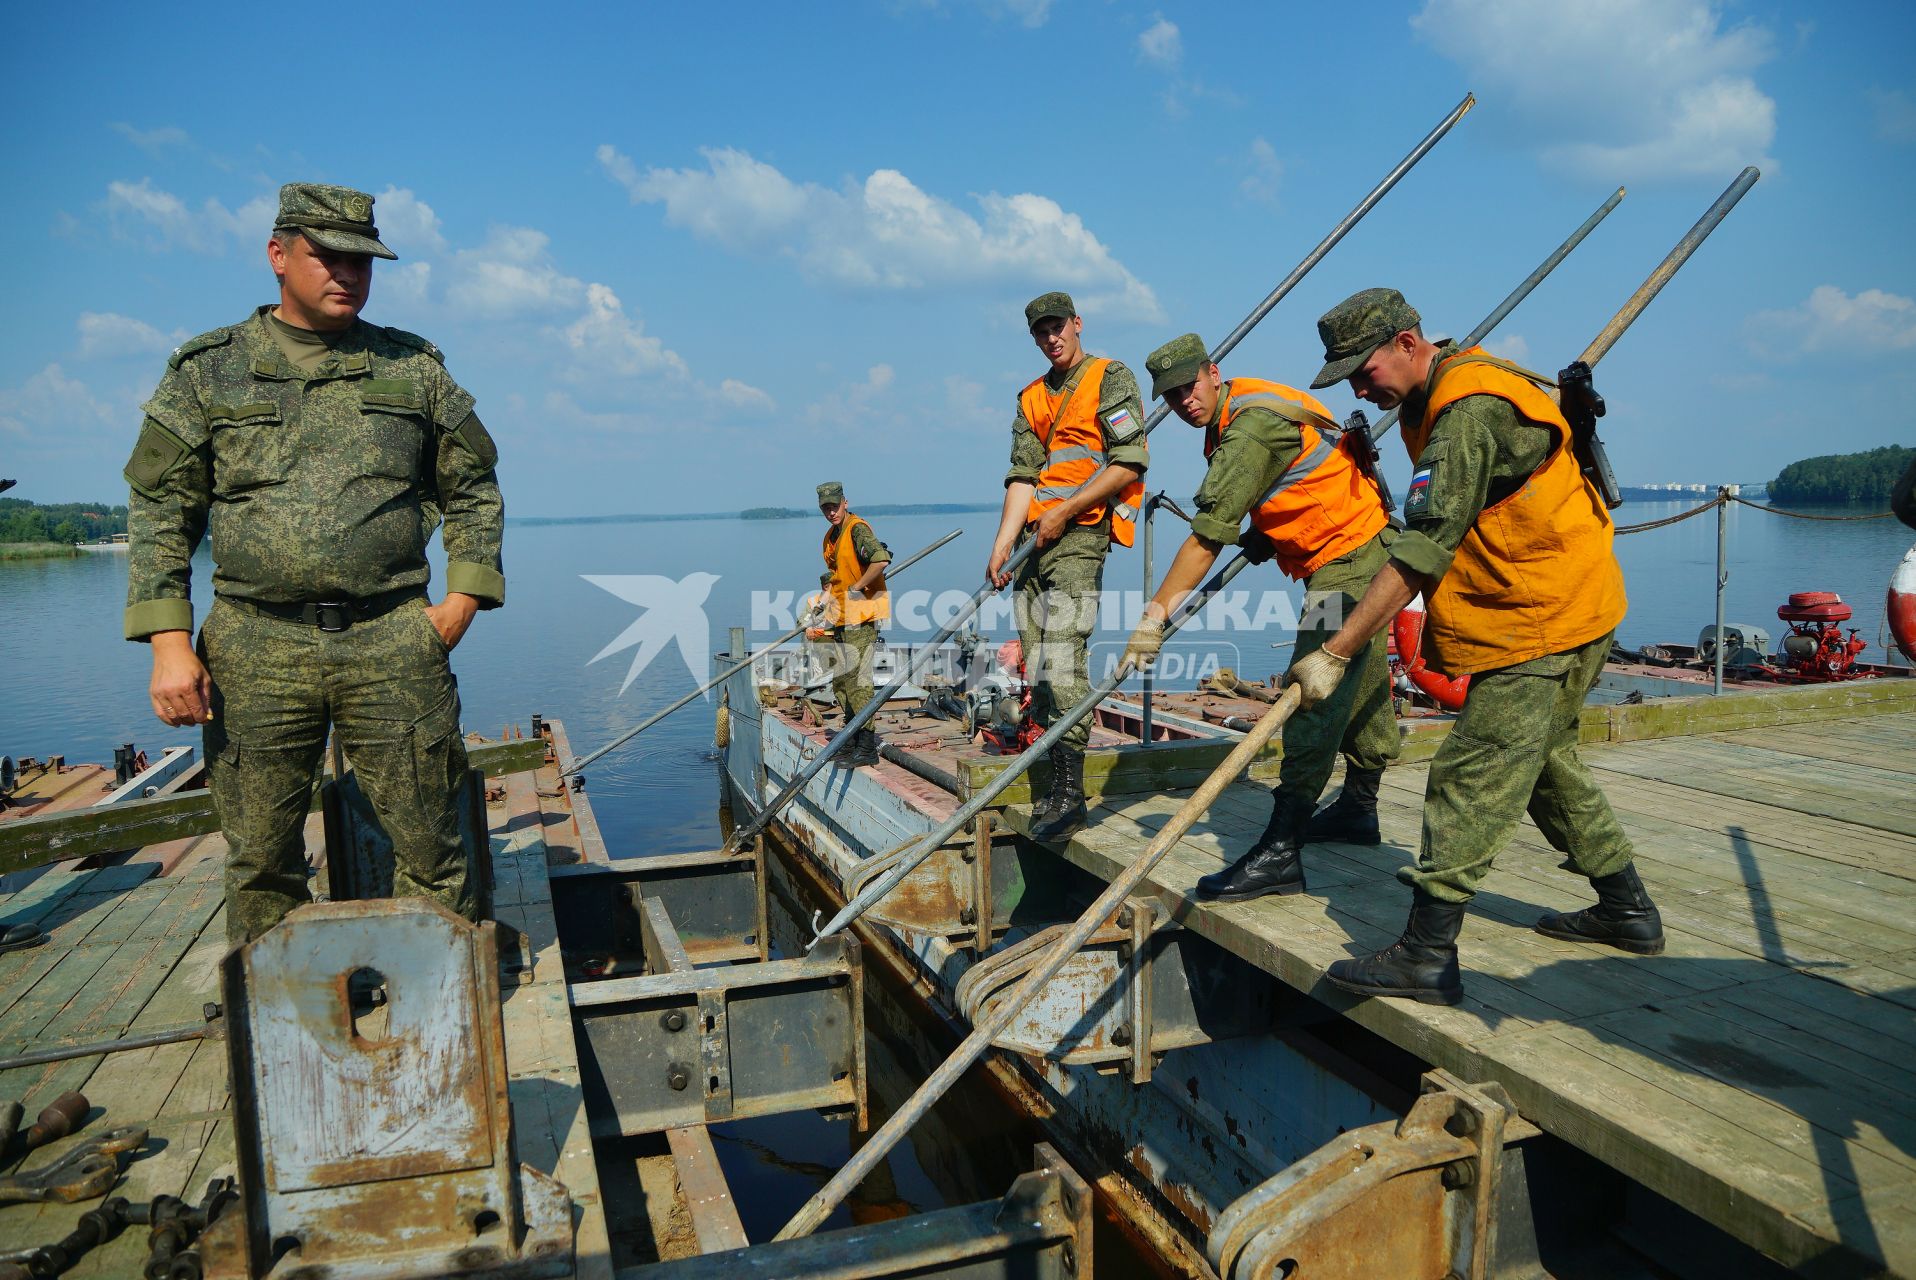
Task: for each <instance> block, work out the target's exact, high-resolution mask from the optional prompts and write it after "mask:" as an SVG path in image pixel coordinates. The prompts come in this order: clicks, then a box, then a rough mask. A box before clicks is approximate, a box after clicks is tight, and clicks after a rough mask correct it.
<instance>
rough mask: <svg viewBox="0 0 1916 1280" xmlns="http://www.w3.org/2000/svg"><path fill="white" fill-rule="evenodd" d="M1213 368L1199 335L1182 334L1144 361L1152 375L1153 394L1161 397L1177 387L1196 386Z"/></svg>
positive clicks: (1145, 368)
mask: <svg viewBox="0 0 1916 1280" xmlns="http://www.w3.org/2000/svg"><path fill="white" fill-rule="evenodd" d="M1210 367H1211V353H1210V351H1209V350H1208V349H1206V347H1205V345H1204V339H1202V338H1200V337H1198V336H1197V335H1196V334H1195V333H1186V334H1181V335H1179V336H1178V337H1175V338H1173V339H1171V340H1170V341H1169V342H1167V343H1165V344H1164V345H1163V346H1161V347H1159V348H1158V349H1157V350H1156V351H1153V352H1152V353H1151V354H1150V355H1149V356H1148V357H1146V359H1145V361H1144V371H1145V372H1146V373H1148V374H1150V375H1151V394H1152V395H1154V396H1161V395H1163V394H1164V393H1165V392H1167V391H1169V390H1171V388H1173V387H1182V386H1184V385H1186V384H1187V383H1192V382H1196V381H1197V380H1198V375H1199V374H1201V373H1203V372H1204V371H1205V370H1206V369H1208V368H1210Z"/></svg>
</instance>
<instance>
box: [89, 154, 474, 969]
mask: <svg viewBox="0 0 1916 1280" xmlns="http://www.w3.org/2000/svg"><path fill="white" fill-rule="evenodd" d="M372 205H373V200H372V197H371V196H369V195H366V194H365V193H364V192H359V191H353V190H350V189H348V188H345V187H332V186H319V185H314V184H309V183H292V184H289V185H287V186H285V187H283V188H282V189H281V190H280V205H279V217H278V221H277V222H276V223H275V229H274V231H273V236H272V239H271V240H270V241H269V243H268V245H267V258H268V261H269V263H270V265H271V266H272V268H273V272H274V274H275V275H276V276H278V277H279V279H280V301H279V304H278V305H277V306H265V307H261V308H259V309H258V310H256V311H255V312H254V313H253V314H252V315H251V316H250V317H248V318H247V319H245V320H243V321H241V322H240V323H238V324H236V325H232V326H230V327H228V328H224V329H215V330H213V331H212V332H210V333H205V334H201V335H200V336H199V337H197V338H194V339H192V340H191V341H189V342H187V343H185V344H184V345H183V346H181V347H180V348H179V349H178V350H177V351H175V352H174V353H173V356H172V359H171V360H169V361H168V362H167V369H166V373H165V375H164V376H163V377H162V378H161V380H160V385H159V388H158V390H156V391H155V392H154V393H153V398H152V399H151V400H149V401H148V402H147V404H146V406H145V414H146V420H145V423H144V425H143V426H142V428H141V431H140V437H139V441H138V443H137V444H136V445H135V447H134V450H133V457H132V459H131V461H129V462H128V463H127V468H126V478H127V481H128V483H129V484H130V485H131V486H132V501H131V505H130V511H129V514H128V529H129V532H130V535H131V537H130V541H131V543H132V556H131V565H130V572H129V581H128V585H127V607H126V636H127V639H129V640H141V641H147V642H150V643H151V645H152V648H153V679H152V683H151V686H150V692H151V695H152V700H153V709H154V712H155V713H156V714H157V715H158V716H159V717H160V719H162V720H164V721H165V722H166V723H168V724H174V725H186V724H200V725H202V726H203V729H204V735H205V749H206V759H207V761H208V765H209V768H210V770H211V775H210V784H211V788H212V793H213V803H214V807H215V808H216V809H217V811H218V813H219V816H220V825H221V828H222V830H223V831H224V833H225V836H226V840H227V844H228V845H229V847H230V852H229V853H228V855H227V863H226V910H227V934H228V937H229V938H230V939H231V940H232V941H234V942H244V941H248V940H251V939H253V938H256V937H258V936H259V935H260V934H262V933H264V932H265V931H266V930H267V929H269V928H271V927H272V926H273V925H274V924H276V923H278V922H279V920H280V919H281V918H282V917H284V916H285V915H286V913H287V912H288V911H290V910H292V909H293V908H294V907H296V906H299V905H300V904H302V903H305V902H309V901H311V894H310V893H309V891H308V889H307V885H306V859H305V850H304V842H303V838H302V828H303V826H304V824H305V821H306V815H307V812H308V809H309V808H310V804H311V798H312V788H313V782H314V777H315V774H316V771H317V769H318V766H319V763H320V759H321V755H322V752H323V750H324V747H325V744H326V734H327V727H328V724H329V723H330V725H331V727H332V730H333V732H335V733H336V734H337V735H338V737H339V741H340V743H341V745H342V746H343V748H344V749H345V752H346V755H347V757H348V759H349V760H350V762H351V764H352V767H353V768H354V770H355V772H356V773H357V775H358V778H359V783H360V787H361V789H362V790H363V791H364V793H365V795H366V798H367V800H368V801H369V802H370V803H371V805H372V808H373V810H374V812H375V813H376V814H377V816H378V818H379V820H380V822H381V824H382V825H383V826H384V827H385V829H386V831H387V832H388V834H389V835H390V836H391V837H392V842H393V852H394V858H395V861H396V866H395V875H394V884H395V887H396V890H397V892H398V893H400V894H402V895H404V894H422V895H426V896H430V897H432V898H433V899H435V900H436V901H438V902H440V903H442V904H443V905H445V906H446V907H448V908H449V909H451V910H453V911H455V912H457V913H459V914H460V915H463V916H465V917H467V918H469V919H470V918H472V917H473V916H474V914H475V899H474V893H473V888H472V886H471V885H469V884H468V882H467V877H466V854H465V850H464V847H463V843H462V840H461V837H460V826H459V812H458V806H457V796H458V793H459V790H460V788H461V786H462V785H463V782H464V778H465V772H466V750H465V745H464V743H463V742H462V740H461V738H460V733H459V695H458V690H457V687H456V684H455V681H454V679H453V675H452V671H451V668H450V665H449V663H448V655H449V654H450V652H451V650H452V648H453V646H455V645H456V644H458V642H459V640H460V638H461V637H462V636H463V635H464V634H465V630H466V627H467V626H468V625H469V624H470V623H471V621H472V617H473V614H474V612H475V611H477V610H479V609H489V608H496V607H497V606H498V605H500V604H501V603H503V601H504V599H505V579H504V577H503V576H502V573H501V562H500V551H501V541H502V535H503V523H504V508H503V506H502V504H501V501H500V497H499V486H498V483H497V481H496V480H495V478H494V475H493V464H494V462H495V461H496V459H497V453H496V451H495V449H494V448H493V443H492V440H491V438H490V437H489V436H488V435H487V433H486V429H485V427H484V425H483V424H481V423H480V421H479V418H478V416H477V415H475V414H474V413H473V399H472V397H471V396H470V395H468V394H467V393H466V392H465V391H463V390H461V389H460V387H459V384H458V383H456V382H454V381H453V380H452V378H451V376H450V375H449V374H447V372H446V370H445V368H444V367H443V364H442V357H441V356H440V354H439V350H438V348H436V347H434V346H433V345H432V344H431V343H430V342H428V341H426V340H425V339H424V338H421V337H418V336H417V335H414V334H410V333H405V332H402V331H401V330H398V329H385V328H381V327H379V326H377V325H372V324H367V323H365V322H363V321H361V320H360V319H359V312H360V309H361V308H362V307H364V306H365V303H366V298H367V294H368V292H369V290H370V288H371V283H372V259H373V258H374V257H380V258H392V257H394V256H395V255H394V254H393V252H392V251H391V250H389V249H387V248H386V246H385V245H383V244H381V243H380V241H379V238H378V237H379V232H378V228H377V227H375V226H374V225H373V218H372ZM442 520H443V522H444V530H443V534H442V537H443V541H444V543H445V547H446V553H447V559H448V564H447V570H446V586H447V592H446V597H445V599H444V600H443V601H442V602H440V603H439V604H437V605H430V604H428V603H427V595H426V586H427V581H428V579H429V578H430V576H431V571H430V569H429V568H428V566H427V563H426V542H427V539H428V538H430V537H431V535H432V532H433V530H434V529H435V528H437V527H439V526H440V524H441V521H442ZM208 533H210V534H211V535H212V540H213V562H214V572H213V590H214V600H213V607H212V609H211V610H210V612H209V613H208V614H207V616H206V619H205V622H204V624H203V625H202V627H201V630H200V636H199V644H198V646H197V649H196V648H195V646H194V645H193V644H192V643H191V634H192V627H193V606H192V603H191V600H190V598H189V586H190V582H191V570H190V568H189V562H190V561H191V559H192V556H193V552H194V549H195V548H196V547H197V546H198V545H199V543H200V540H201V538H202V537H203V536H205V535H207V534H208Z"/></svg>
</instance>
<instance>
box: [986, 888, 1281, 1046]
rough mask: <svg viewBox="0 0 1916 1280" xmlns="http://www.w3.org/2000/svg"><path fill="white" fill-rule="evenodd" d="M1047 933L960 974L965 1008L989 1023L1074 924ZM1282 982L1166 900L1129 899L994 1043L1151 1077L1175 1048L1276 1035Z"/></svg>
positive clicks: (1009, 948) (1023, 942) (987, 959)
mask: <svg viewBox="0 0 1916 1280" xmlns="http://www.w3.org/2000/svg"><path fill="white" fill-rule="evenodd" d="M1067 928H1068V926H1066V925H1061V924H1060V925H1053V926H1051V927H1050V928H1048V929H1041V930H1039V931H1038V932H1037V933H1034V934H1032V935H1031V936H1030V937H1028V938H1025V939H1023V940H1022V941H1020V942H1017V943H1015V944H1013V945H1012V946H1009V947H1007V948H1005V949H1004V950H1003V951H1001V952H999V953H998V954H997V955H994V956H989V957H987V958H985V959H983V960H980V961H979V962H978V963H977V964H975V965H973V966H972V967H971V968H970V969H969V970H967V971H966V973H965V975H964V976H963V977H962V978H960V979H959V980H958V986H957V989H956V991H955V992H954V993H953V994H954V996H955V999H956V1001H957V1004H958V1008H959V1010H960V1011H961V1012H962V1013H963V1014H964V1015H965V1017H967V1018H969V1019H970V1020H971V1021H972V1022H973V1023H977V1022H979V1021H981V1020H982V1019H983V1018H984V1017H985V1016H986V1015H987V1014H988V1013H989V1012H990V1010H991V1008H992V1006H993V1005H994V1004H995V1003H996V1002H997V1001H999V1000H1002V999H1004V998H1006V997H1007V996H1009V995H1010V994H1011V992H1012V991H1013V990H1014V989H1015V988H1016V987H1017V986H1018V984H1019V983H1020V982H1022V981H1023V980H1024V978H1025V975H1026V974H1028V973H1030V972H1031V971H1032V970H1033V969H1034V968H1036V967H1037V965H1038V964H1039V962H1040V961H1041V960H1042V959H1043V957H1044V954H1045V952H1047V951H1048V950H1050V948H1051V946H1052V944H1054V943H1055V942H1056V941H1057V940H1058V938H1059V937H1060V936H1062V935H1063V934H1064V933H1065V931H1066V930H1067ZM1274 992H1275V980H1274V979H1273V978H1271V977H1270V976H1269V975H1268V974H1265V973H1264V972H1262V971H1261V970H1259V969H1258V968H1257V967H1256V966H1254V965H1251V964H1247V963H1246V962H1245V961H1243V960H1240V959H1238V958H1237V957H1236V956H1233V955H1231V954H1230V953H1229V952H1228V951H1225V950H1224V949H1223V948H1222V947H1219V946H1217V945H1216V944H1215V943H1212V942H1210V941H1208V940H1206V939H1203V938H1200V937H1198V936H1197V935H1196V934H1193V933H1191V932H1189V931H1188V930H1186V929H1184V928H1182V927H1181V926H1179V925H1177V924H1175V923H1174V922H1172V921H1171V920H1170V918H1169V913H1168V912H1167V911H1166V909H1165V907H1164V906H1163V904H1162V903H1160V902H1158V901H1157V900H1156V899H1151V898H1131V899H1129V900H1127V901H1126V902H1125V904H1124V905H1123V906H1122V907H1120V908H1119V909H1118V911H1117V913H1116V914H1115V915H1113V916H1112V917H1111V919H1109V920H1107V921H1105V923H1104V924H1102V925H1100V926H1099V928H1098V929H1097V931H1096V932H1094V933H1093V934H1092V935H1091V937H1090V938H1089V939H1088V940H1087V941H1086V943H1085V945H1084V946H1083V948H1081V949H1080V950H1079V951H1078V953H1077V954H1076V955H1074V956H1072V957H1071V959H1070V960H1068V961H1066V962H1065V965H1064V967H1063V968H1062V969H1060V970H1059V971H1058V972H1057V974H1056V975H1055V976H1053V977H1052V979H1051V981H1050V982H1048V983H1046V984H1045V987H1044V989H1043V990H1042V991H1040V992H1039V993H1038V994H1037V996H1035V997H1034V998H1033V999H1031V1000H1030V1001H1028V1002H1026V1005H1025V1007H1024V1008H1023V1009H1022V1010H1020V1011H1019V1014H1018V1016H1017V1017H1016V1018H1014V1019H1013V1020H1012V1021H1011V1023H1010V1024H1008V1025H1007V1026H1006V1027H1005V1030H1004V1031H1003V1032H1002V1033H1001V1034H1000V1035H999V1036H998V1037H997V1038H996V1039H995V1040H993V1041H992V1043H993V1044H994V1045H996V1046H997V1047H998V1048H1001V1049H1009V1050H1011V1051H1013V1052H1016V1053H1022V1054H1028V1055H1031V1056H1033V1057H1047V1058H1054V1059H1057V1060H1059V1061H1062V1062H1065V1063H1070V1064H1074V1065H1076V1064H1083V1065H1093V1066H1098V1067H1100V1068H1105V1069H1114V1070H1115V1069H1122V1070H1124V1071H1126V1072H1127V1073H1128V1074H1129V1076H1130V1078H1131V1081H1132V1083H1134V1084H1144V1083H1145V1082H1146V1081H1148V1080H1150V1078H1151V1072H1152V1070H1153V1068H1154V1067H1155V1066H1156V1063H1157V1060H1158V1059H1159V1058H1161V1057H1163V1055H1165V1054H1166V1053H1169V1052H1170V1051H1171V1050H1173V1049H1183V1048H1188V1047H1190V1046H1192V1045H1199V1044H1209V1043H1211V1042H1212V1041H1214V1040H1228V1039H1231V1038H1233V1037H1236V1036H1244V1035H1254V1034H1257V1033H1259V1032H1263V1031H1268V1030H1269V1029H1270V1025H1271V1016H1272V1011H1273V1007H1274V998H1275V997H1274Z"/></svg>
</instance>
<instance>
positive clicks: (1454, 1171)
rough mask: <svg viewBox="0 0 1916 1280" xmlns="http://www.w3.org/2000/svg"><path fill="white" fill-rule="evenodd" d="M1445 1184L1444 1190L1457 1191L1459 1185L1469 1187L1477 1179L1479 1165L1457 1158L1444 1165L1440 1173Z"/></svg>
mask: <svg viewBox="0 0 1916 1280" xmlns="http://www.w3.org/2000/svg"><path fill="white" fill-rule="evenodd" d="M1438 1179H1439V1181H1441V1182H1442V1183H1443V1184H1444V1190H1446V1191H1455V1190H1457V1189H1458V1188H1459V1187H1468V1186H1470V1185H1471V1184H1472V1183H1474V1182H1476V1181H1477V1166H1476V1165H1474V1164H1472V1163H1471V1162H1470V1161H1468V1160H1457V1161H1453V1162H1452V1163H1450V1164H1447V1165H1445V1166H1444V1169H1443V1172H1442V1173H1440V1174H1439V1175H1438Z"/></svg>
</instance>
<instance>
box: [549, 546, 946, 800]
mask: <svg viewBox="0 0 1916 1280" xmlns="http://www.w3.org/2000/svg"><path fill="white" fill-rule="evenodd" d="M963 532H964V530H963V529H953V530H952V531H951V532H950V533H948V534H946V535H945V536H944V537H942V538H940V539H938V541H936V542H934V543H932V544H931V545H930V546H929V547H926V548H925V549H924V550H923V551H920V552H919V553H918V554H917V555H913V556H907V557H905V558H904V559H903V560H900V561H899V562H898V563H897V564H896V565H892V566H890V567H888V568H887V569H886V570H885V581H886V582H890V581H891V580H892V579H893V578H896V577H897V576H898V575H899V574H901V573H903V572H904V571H905V570H907V569H909V568H911V567H912V566H913V565H915V564H917V563H918V562H919V561H920V560H923V559H924V558H925V557H926V556H928V555H930V554H931V553H932V552H934V551H936V550H938V548H940V547H942V546H944V545H945V544H946V543H947V542H950V541H951V540H952V539H953V538H956V537H957V536H958V535H959V534H961V533H963ZM809 625H810V620H809V619H807V620H806V621H804V622H801V623H799V624H798V625H797V626H795V627H793V628H792V629H791V630H790V631H787V632H786V633H785V634H784V635H782V636H780V637H778V638H777V639H776V640H773V641H772V642H771V643H770V644H768V645H766V646H765V648H763V649H760V650H759V651H758V653H753V654H748V655H746V657H745V660H744V661H743V662H740V663H737V664H735V665H733V666H730V667H727V668H725V670H723V671H721V672H719V673H718V674H717V675H715V676H713V677H712V678H711V679H710V680H707V681H706V682H705V683H704V684H702V685H700V686H699V687H698V688H696V689H694V690H692V692H690V693H688V694H686V695H685V696H684V697H683V698H680V699H679V700H678V701H677V702H675V703H673V704H672V705H671V706H669V707H666V708H665V709H664V710H662V711H656V712H654V713H653V714H652V715H651V716H649V717H647V718H646V719H644V720H642V721H640V722H639V723H638V724H637V725H635V726H634V727H632V728H630V729H627V730H626V731H625V732H624V733H622V734H620V735H619V736H618V737H616V738H614V739H612V741H610V742H608V743H606V744H605V745H604V746H603V747H600V748H599V749H598V750H597V751H594V752H593V753H592V754H591V755H587V756H580V757H579V758H578V759H576V760H574V761H573V762H572V763H571V764H569V765H567V766H566V767H565V768H564V769H561V770H560V771H559V776H560V777H561V778H563V777H566V776H567V775H569V774H574V773H577V772H578V771H579V770H581V769H583V768H585V767H586V766H587V765H589V764H591V763H592V762H593V761H594V760H597V759H598V758H599V757H600V756H602V755H604V754H606V752H608V751H613V750H616V749H617V748H619V747H622V746H624V745H625V744H626V743H628V742H630V741H631V740H632V739H634V738H636V737H638V736H639V735H640V734H642V733H644V732H645V731H646V730H647V729H650V728H651V727H652V726H653V725H655V724H657V723H658V722H659V721H661V720H663V719H665V718H666V717H667V716H669V715H671V714H672V713H673V712H674V711H677V710H678V709H679V708H681V707H685V706H689V705H690V704H691V703H692V702H693V701H694V700H695V699H697V698H701V697H704V696H705V695H706V694H707V693H709V692H711V691H712V690H713V689H716V688H718V686H720V685H722V684H724V683H725V682H726V681H727V680H730V679H731V678H732V677H733V676H735V675H737V674H738V673H739V672H741V671H743V670H745V668H747V667H749V666H751V665H752V664H753V663H754V662H757V661H758V660H759V657H760V656H761V655H763V654H764V653H766V652H768V651H769V650H772V649H776V648H778V646H780V645H782V644H784V643H785V642H786V641H787V640H790V639H792V638H793V637H795V636H797V635H798V634H799V633H800V632H802V631H804V630H805V629H806V628H807V626H809Z"/></svg>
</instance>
